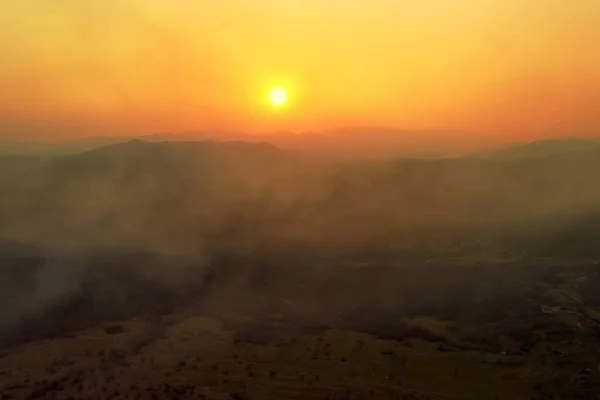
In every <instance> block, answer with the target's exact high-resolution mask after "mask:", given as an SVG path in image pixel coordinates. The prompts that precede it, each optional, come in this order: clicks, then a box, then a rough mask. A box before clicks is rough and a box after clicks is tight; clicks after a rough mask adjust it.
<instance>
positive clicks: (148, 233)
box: [0, 140, 600, 253]
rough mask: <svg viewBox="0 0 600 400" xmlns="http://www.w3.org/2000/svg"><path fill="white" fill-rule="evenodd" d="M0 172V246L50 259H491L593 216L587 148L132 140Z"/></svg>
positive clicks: (592, 156)
mask: <svg viewBox="0 0 600 400" xmlns="http://www.w3.org/2000/svg"><path fill="white" fill-rule="evenodd" d="M0 163H2V164H3V168H2V169H1V170H0V184H1V186H0V187H1V188H2V196H1V197H0V237H4V238H5V239H7V240H12V241H16V242H22V243H25V244H31V245H40V246H43V247H48V248H53V249H55V250H61V251H67V250H68V249H71V250H74V251H75V250H78V251H79V250H84V249H92V248H95V247H98V248H112V247H122V248H129V249H137V250H140V251H142V250H143V251H146V250H150V249H151V250H152V251H169V252H172V251H175V252H184V253H185V252H188V251H195V250H194V249H197V248H201V247H203V246H206V245H208V243H209V242H211V241H215V240H217V239H214V238H217V237H226V238H227V241H231V242H232V243H234V242H236V241H237V242H236V244H235V246H238V245H239V246H242V245H243V246H249V245H250V242H255V241H260V240H262V239H266V243H268V245H272V246H275V245H276V243H279V245H283V243H287V245H294V246H322V245H323V243H327V247H328V248H330V249H335V248H336V247H340V248H344V247H347V246H353V247H354V248H356V249H357V250H358V249H361V248H364V249H371V248H381V249H383V248H395V247H397V248H405V249H408V248H411V247H415V248H427V249H430V250H431V249H434V248H437V249H438V250H440V249H448V248H453V247H455V246H456V245H461V246H472V245H474V244H477V245H478V246H489V247H490V248H495V247H494V246H498V244H499V243H508V242H510V239H509V238H508V237H507V235H508V236H511V235H514V234H515V232H517V231H518V232H519V236H521V237H522V236H523V235H525V238H531V240H532V241H534V242H536V243H537V242H539V241H543V240H550V241H552V240H555V237H554V236H553V235H556V237H562V236H561V235H565V233H564V232H566V231H569V232H573V229H575V230H577V229H578V228H577V227H574V226H573V225H574V224H576V225H577V226H581V227H582V228H581V229H583V231H584V232H588V231H589V229H593V228H591V227H590V226H588V224H587V222H586V221H590V218H589V216H590V215H592V216H593V215H596V214H597V213H598V212H600V209H599V207H598V204H600V188H598V186H597V185H593V184H591V183H592V181H593V177H592V175H593V171H597V170H598V168H600V150H587V151H580V152H576V153H573V152H570V153H564V154H558V155H551V156H545V157H537V158H523V159H517V160H496V159H474V158H473V159H468V158H465V159H445V160H392V161H346V162H342V161H327V160H326V159H313V158H307V157H301V156H299V155H294V154H292V153H289V152H287V151H285V150H281V149H278V148H276V147H273V146H271V145H268V144H251V143H244V142H223V143H220V142H212V141H207V142H190V143H186V142H144V141H139V140H136V141H131V142H128V143H122V144H116V145H111V146H108V147H101V148H98V149H95V150H91V151H88V152H85V153H81V154H77V155H69V156H61V157H56V158H51V159H37V158H35V157H31V158H2V159H0ZM584 215H585V216H587V217H582V216H584ZM565 230H566V231H565ZM571 234H575V235H576V233H570V234H569V235H571ZM525 238H522V239H525ZM534 239H535V240H534ZM582 240H584V239H582ZM217 241H218V242H219V243H221V244H220V245H222V243H223V242H225V240H224V239H218V240H217ZM238 242H239V243H238ZM521 243H522V244H523V246H525V247H527V243H529V240H521ZM252 245H257V244H256V243H254V244H252ZM539 245H540V246H542V244H541V243H540V244H539ZM537 246H538V245H537V244H536V247H537ZM542 247H543V246H542ZM496 250H500V247H496ZM513 250H514V249H513ZM522 250H525V249H520V250H519V251H522ZM528 250H533V249H528ZM590 251H591V249H590Z"/></svg>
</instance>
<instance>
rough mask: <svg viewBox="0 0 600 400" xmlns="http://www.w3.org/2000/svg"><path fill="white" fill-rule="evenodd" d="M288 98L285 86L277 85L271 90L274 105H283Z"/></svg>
mask: <svg viewBox="0 0 600 400" xmlns="http://www.w3.org/2000/svg"><path fill="white" fill-rule="evenodd" d="M287 100H288V94H287V91H286V90H285V88H284V87H283V86H275V87H273V88H271V89H270V90H269V101H270V102H271V104H272V105H273V107H276V108H279V107H282V106H283V105H284V104H285V103H286V102H287Z"/></svg>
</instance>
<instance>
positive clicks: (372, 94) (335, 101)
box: [0, 0, 600, 138]
mask: <svg viewBox="0 0 600 400" xmlns="http://www.w3.org/2000/svg"><path fill="white" fill-rule="evenodd" d="M599 21H600V0H459V1H457V0H335V1H334V0H218V1H216V0H18V1H17V0H14V1H9V0H6V1H0V52H1V60H2V61H1V62H0V134H2V135H12V136H13V137H14V136H17V135H19V136H21V137H25V136H30V137H38V138H49V137H53V136H56V137H58V136H68V135H72V136H75V135H77V136H85V135H96V134H109V133H111V134H120V133H132V132H155V131H161V130H170V131H177V130H186V129H196V128H197V129H203V128H218V129H233V130H243V131H261V130H271V129H291V130H310V129H327V128H334V127H338V126H349V125H378V126H394V127H401V128H415V127H416V128H438V129H440V128H441V129H452V130H463V129H464V130H470V131H480V132H482V134H483V133H489V132H492V133H496V134H507V133H506V132H510V134H511V135H516V134H517V133H519V134H526V133H527V134H548V135H554V134H561V135H562V134H581V133H585V134H590V133H595V132H598V133H600V112H599V111H598V110H600V51H598V46H599V43H600V27H599V26H598V23H599ZM275 84H282V85H284V86H286V87H287V89H288V91H289V96H290V101H289V104H288V107H287V109H285V110H281V111H279V112H274V111H273V110H272V109H271V108H270V107H269V104H268V103H267V102H266V92H267V90H268V88H269V86H271V85H275Z"/></svg>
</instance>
